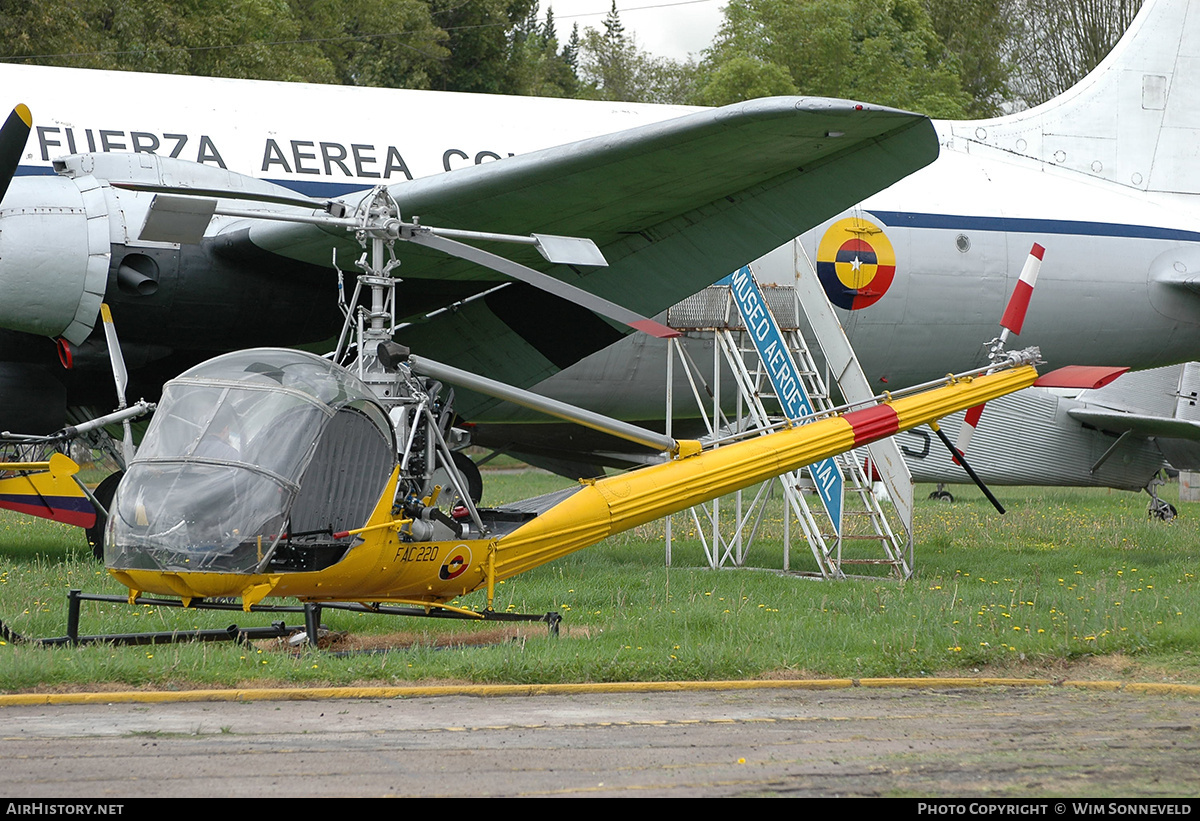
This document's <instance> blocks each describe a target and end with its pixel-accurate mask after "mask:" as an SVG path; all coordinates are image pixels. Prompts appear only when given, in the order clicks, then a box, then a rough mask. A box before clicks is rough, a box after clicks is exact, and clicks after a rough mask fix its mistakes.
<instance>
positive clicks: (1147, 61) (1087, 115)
mask: <svg viewBox="0 0 1200 821" xmlns="http://www.w3.org/2000/svg"><path fill="white" fill-rule="evenodd" d="M1197 88H1200V6H1198V5H1195V4H1191V3H1189V2H1188V0H1146V3H1145V5H1143V6H1142V8H1141V10H1140V11H1139V12H1138V14H1137V17H1136V18H1134V21H1133V23H1132V24H1131V25H1130V27H1129V29H1128V31H1126V32H1125V35H1124V36H1123V37H1122V38H1121V40H1120V42H1118V43H1117V45H1116V46H1115V47H1114V48H1113V50H1112V51H1111V52H1110V53H1109V55H1108V56H1107V57H1106V58H1105V59H1104V60H1103V61H1101V63H1100V65H1098V66H1097V67H1096V68H1095V69H1094V70H1093V71H1092V72H1091V73H1090V74H1088V75H1087V76H1086V77H1084V78H1083V79H1082V80H1081V81H1080V82H1078V83H1077V84H1076V85H1074V86H1073V87H1072V88H1070V89H1068V90H1067V91H1066V92H1064V93H1063V94H1061V95H1059V96H1058V97H1055V98H1054V99H1052V100H1049V101H1047V102H1046V103H1043V104H1042V105H1039V106H1037V107H1035V108H1031V109H1029V110H1028V111H1023V112H1020V113H1018V114H1012V115H1008V116H1004V117H998V118H995V119H991V120H975V121H970V122H953V123H949V122H946V123H939V130H940V131H941V132H942V137H943V142H946V141H947V137H949V138H950V139H949V142H950V144H951V145H952V146H953V147H954V148H960V149H961V148H965V150H967V151H970V152H971V153H976V152H980V151H987V150H989V149H992V150H997V151H1000V152H1003V153H1005V154H1008V155H1017V156H1020V157H1025V158H1028V159H1031V160H1034V161H1036V162H1040V163H1042V164H1044V165H1048V166H1057V167H1060V168H1064V169H1069V170H1071V171H1076V172H1080V173H1083V174H1087V175H1089V176H1093V177H1098V178H1102V179H1106V180H1110V181H1112V182H1115V183H1119V184H1121V185H1125V186H1128V187H1130V188H1134V189H1138V190H1143V191H1156V192H1163V193H1177V194H1200V162H1197V159H1198V158H1200V95H1197V94H1196V93H1195V90H1196V89H1197ZM947 132H948V133H947Z"/></svg>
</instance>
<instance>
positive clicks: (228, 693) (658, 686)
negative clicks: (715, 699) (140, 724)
mask: <svg viewBox="0 0 1200 821" xmlns="http://www.w3.org/2000/svg"><path fill="white" fill-rule="evenodd" d="M853 687H865V688H881V687H897V688H919V689H952V688H963V687H972V688H982V687H1073V688H1078V689H1086V690H1103V691H1116V690H1124V691H1126V692H1131V693H1145V694H1157V695H1193V696H1194V695H1200V685H1197V684H1154V683H1124V682H1119V681H1074V680H1072V681H1056V680H1053V679H1042V678H863V679H848V678H843V679H803V680H772V681H628V682H604V683H591V684H452V685H439V686H436V687H433V686H431V687H421V686H414V687H307V688H300V687H297V688H269V687H263V688H253V689H231V690H179V691H158V690H154V691H141V690H128V691H122V692H111V693H13V694H9V695H0V707H16V706H28V705H62V704H153V703H169V702H198V701H235V702H236V701H243V702H244V701H323V700H327V699H403V698H430V697H437V696H480V697H486V696H549V695H578V694H588V693H680V692H715V691H723V690H724V691H728V690H842V689H850V688H853Z"/></svg>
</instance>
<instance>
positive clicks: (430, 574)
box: [104, 189, 1120, 618]
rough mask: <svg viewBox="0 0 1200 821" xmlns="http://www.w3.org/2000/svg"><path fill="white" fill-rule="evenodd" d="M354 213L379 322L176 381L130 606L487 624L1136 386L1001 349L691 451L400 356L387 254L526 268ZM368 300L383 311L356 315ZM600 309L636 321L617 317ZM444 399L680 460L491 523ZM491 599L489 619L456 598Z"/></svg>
mask: <svg viewBox="0 0 1200 821" xmlns="http://www.w3.org/2000/svg"><path fill="white" fill-rule="evenodd" d="M358 213H359V217H358V218H357V219H358V222H357V223H356V222H355V221H354V219H353V218H352V219H348V220H345V222H346V223H347V224H349V225H351V226H352V227H353V226H354V225H357V226H358V228H357V232H358V236H359V237H360V242H362V244H363V246H364V248H366V247H367V246H368V245H369V246H370V248H371V251H372V254H373V258H374V260H373V262H371V263H368V262H367V257H368V254H367V253H366V252H365V251H364V255H363V259H362V260H360V262H359V264H360V265H361V266H363V267H364V271H365V272H366V274H367V275H366V276H362V277H359V281H358V285H357V286H356V290H355V294H354V296H353V298H352V299H351V300H350V302H349V306H354V305H359V304H360V302H361V303H366V304H369V305H370V306H371V307H370V309H367V308H365V307H361V308H358V313H357V314H355V311H354V310H351V309H350V308H349V307H348V306H347V305H345V304H343V312H344V313H345V316H346V325H345V327H344V329H343V334H342V337H341V339H340V340H339V343H338V348H337V350H335V351H334V352H333V353H332V354H331V355H330V356H329V357H318V356H315V355H313V354H309V353H305V352H302V351H297V350H291V349H279V348H264V349H251V350H243V351H237V352H233V353H229V354H225V355H223V356H219V357H217V358H215V359H211V360H209V361H208V362H205V363H202V364H200V365H198V366H196V367H194V368H192V369H191V370H188V371H186V372H185V373H183V374H182V375H181V376H179V377H178V378H176V379H174V380H172V381H170V382H168V383H167V384H166V386H165V387H164V390H163V395H162V399H161V401H160V402H159V404H158V410H157V412H156V413H155V415H154V418H153V420H152V422H151V423H150V426H149V429H148V430H147V432H146V435H145V438H144V440H143V442H142V444H141V447H140V449H139V450H138V452H137V455H136V457H135V458H133V459H132V461H131V462H130V463H129V465H128V468H127V471H126V474H125V476H124V478H123V479H122V480H121V483H120V485H119V487H118V489H117V492H116V497H115V498H114V500H113V504H112V506H111V508H110V511H109V514H110V515H109V519H108V526H107V532H106V534H105V540H104V555H105V565H106V566H107V568H108V571H109V572H110V573H111V574H112V575H113V576H114V577H115V578H116V579H117V580H118V581H119V582H121V584H123V585H125V586H126V587H127V588H129V591H130V593H129V600H130V601H131V602H133V601H134V600H136V599H137V597H138V596H140V595H142V594H146V593H151V594H157V595H162V596H171V597H177V598H178V599H179V600H180V601H181V602H182V604H183V606H189V605H191V604H193V603H194V602H198V601H204V600H211V599H221V600H229V599H234V600H238V601H240V603H241V607H242V608H243V609H244V610H250V609H251V608H252V607H255V606H256V605H259V603H260V602H263V600H264V599H267V598H268V597H271V598H279V597H292V598H295V599H298V600H300V601H301V602H308V603H316V604H321V603H335V602H336V603H361V604H366V605H370V606H372V607H379V606H381V605H406V606H412V607H415V608H417V609H418V610H420V611H423V612H426V613H429V612H432V611H435V610H436V611H438V612H440V613H456V614H457V615H461V616H463V617H469V618H485V617H487V616H488V615H489V614H492V613H494V611H493V609H492V604H493V600H494V594H495V585H496V584H497V582H500V581H502V580H504V579H507V578H510V577H512V576H515V575H517V574H519V573H523V572H525V571H527V570H530V569H532V568H534V567H537V566H539V565H541V564H544V563H546V562H549V561H553V560H555V559H557V558H559V557H561V556H564V555H566V554H568V553H571V552H573V551H576V550H580V549H582V548H585V547H588V546H590V545H594V544H596V543H598V542H600V541H602V540H603V539H605V538H607V537H608V536H610V535H613V534H615V533H619V532H621V531H623V530H628V529H630V528H633V527H637V526H638V525H641V524H644V523H647V522H650V521H654V520H656V519H659V518H662V517H664V516H667V515H669V514H671V513H674V512H677V511H681V510H685V509H687V508H689V507H692V506H694V505H697V504H699V503H701V502H704V501H707V500H709V499H713V498H716V497H719V496H722V495H725V494H728V493H732V492H734V491H737V490H739V489H742V488H746V487H750V486H752V485H755V484H758V483H760V482H763V481H765V480H767V479H770V478H772V477H775V476H778V475H781V474H783V473H786V472H789V471H793V470H797V469H799V468H801V467H803V466H805V465H809V464H812V463H814V462H818V461H820V460H822V459H825V458H828V457H830V456H833V455H836V454H839V453H842V452H844V451H847V450H851V449H854V448H859V447H862V446H864V445H866V444H869V443H871V442H874V441H876V440H877V439H881V438H884V437H887V436H892V435H894V434H896V433H898V432H900V431H904V430H908V429H910V428H914V427H917V426H919V425H931V426H934V427H935V429H936V424H937V420H939V419H941V418H943V417H945V416H947V415H949V414H951V413H954V412H955V411H958V410H962V409H965V408H971V407H975V406H978V405H982V404H983V403H985V402H987V401H989V400H991V399H995V398H997V397H1000V396H1003V395H1005V394H1008V393H1012V392H1014V391H1018V390H1021V389H1022V388H1027V387H1030V386H1032V385H1035V384H1040V385H1056V386H1063V385H1068V386H1074V387H1083V386H1085V385H1089V386H1090V385H1095V384H1099V383H1101V382H1103V381H1106V380H1111V379H1113V378H1115V377H1116V375H1117V374H1119V373H1120V371H1119V370H1117V371H1114V370H1111V369H1084V370H1083V373H1082V377H1084V378H1083V379H1082V381H1081V374H1080V372H1079V371H1074V372H1071V373H1070V374H1068V376H1067V378H1065V379H1062V378H1058V377H1055V375H1054V374H1051V375H1048V376H1047V377H1045V378H1042V379H1041V380H1039V378H1038V374H1037V371H1036V369H1035V367H1034V364H1035V363H1036V362H1038V353H1037V350H1036V349H1035V348H1031V349H1028V350H1026V351H1017V352H1007V351H1004V349H1003V343H1001V344H999V345H998V346H994V347H993V350H992V354H991V363H990V364H989V365H987V366H985V367H984V368H981V369H978V370H976V371H972V372H970V373H966V374H959V375H957V376H950V377H948V378H946V379H945V380H943V381H939V382H937V383H930V384H926V385H923V386H918V387H917V388H915V389H913V390H912V391H910V392H907V393H901V392H896V393H890V394H885V395H883V396H881V397H877V398H876V400H875V401H873V402H870V403H867V404H866V405H865V406H858V407H853V408H844V409H842V412H841V413H834V414H832V415H829V416H827V417H825V418H816V419H813V420H802V421H804V422H806V423H805V424H794V423H792V422H789V423H786V424H784V425H783V426H782V427H781V428H780V429H778V430H776V431H774V432H771V433H769V434H767V435H753V436H751V437H749V438H746V439H745V440H744V441H736V442H731V443H729V442H723V443H721V444H720V446H713V445H710V446H707V447H706V446H702V445H701V443H700V442H699V441H694V440H681V441H677V440H675V439H671V438H669V437H666V436H663V435H661V434H657V433H654V432H652V431H648V430H644V429H641V428H637V427H634V426H632V425H628V424H627V423H624V422H621V421H619V420H613V419H608V418H606V417H603V416H600V415H598V414H594V413H591V412H589V411H585V410H582V409H579V408H573V407H571V406H567V405H565V404H563V403H559V402H556V401H554V400H550V399H546V398H544V397H541V396H538V395H536V394H533V393H531V392H529V391H525V390H522V389H519V388H516V387H513V386H510V385H505V384H503V383H500V382H497V381H495V380H491V379H489V378H486V377H483V376H480V375H477V374H472V373H467V372H465V371H463V370H461V369H458V368H454V367H451V366H448V365H442V364H440V363H437V362H434V361H432V360H429V359H425V358H422V357H416V356H413V355H411V354H410V352H409V351H408V350H407V349H406V348H404V347H403V346H401V345H399V344H397V343H396V342H394V341H393V340H394V335H395V331H396V326H395V324H394V319H392V316H393V311H392V310H391V309H390V308H389V306H392V305H394V304H395V293H394V289H395V283H396V280H395V279H393V278H391V277H390V276H389V275H388V269H389V268H390V267H391V265H393V264H395V263H394V262H393V261H392V259H391V258H390V257H389V256H388V255H387V254H386V253H385V245H387V244H389V243H391V242H393V241H396V240H410V241H420V242H422V243H425V244H435V243H436V245H437V247H439V248H440V249H442V250H446V251H447V252H448V253H453V254H456V255H462V256H463V257H464V258H471V259H474V260H476V261H479V262H480V264H484V265H499V266H500V268H498V270H499V269H501V268H502V269H503V270H506V271H507V270H511V269H512V267H513V265H514V263H511V262H509V261H504V260H501V261H500V262H497V261H496V260H497V258H495V257H494V256H492V257H490V258H489V257H486V256H481V252H479V251H478V249H474V248H471V247H469V246H464V245H462V244H461V243H457V242H454V241H451V240H449V239H448V238H446V237H441V236H438V233H437V230H436V229H430V228H428V227H426V226H423V225H420V224H419V223H418V221H417V220H416V219H413V220H412V222H405V221H403V220H401V219H400V216H399V212H398V209H397V208H396V206H395V203H394V201H393V200H391V198H390V195H389V194H388V193H387V191H386V190H384V189H378V190H377V191H376V192H375V194H374V197H373V199H372V198H368V199H367V200H364V203H363V204H362V205H360V207H359V211H358ZM469 233H470V232H463V231H456V232H454V235H455V236H458V237H462V236H463V235H464V234H469ZM487 239H489V240H493V241H494V240H497V239H500V240H503V239H505V238H504V237H501V236H499V235H495V234H489V235H487ZM538 241H539V242H540V243H544V244H545V245H546V248H545V249H544V250H543V253H545V254H546V255H547V258H551V257H552V256H554V257H557V259H556V261H560V262H567V263H572V264H590V265H596V264H600V265H603V264H606V263H605V262H604V260H603V256H602V255H601V254H600V252H599V251H598V249H596V248H595V247H594V246H592V245H591V244H590V241H588V240H581V239H575V238H553V237H545V236H544V235H539V239H538ZM528 275H530V276H533V275H535V272H532V271H530V272H528ZM363 288H367V289H370V291H371V293H370V295H369V296H370V299H369V300H365V299H364V300H360V289H363ZM1025 296H1026V299H1025V301H1026V302H1027V294H1026V295H1025ZM580 298H581V299H582V298H588V299H591V300H592V301H593V302H596V301H597V300H596V298H595V297H593V296H591V295H584V296H581V297H580ZM596 310H598V311H600V312H602V313H603V312H605V311H607V312H609V315H618V318H619V311H620V308H619V306H613V305H611V304H610V303H604V304H600V305H597V307H596ZM637 322H639V323H642V324H645V323H646V322H649V320H637ZM630 324H633V323H630ZM1011 324H1012V323H1011V322H1010V323H1009V325H1011ZM660 327H661V326H660ZM1006 327H1007V326H1006ZM355 328H357V335H355V332H354V329H355ZM661 330H663V331H664V332H667V333H669V332H670V331H669V329H661ZM1016 330H1017V332H1019V322H1018V323H1017V328H1016ZM352 337H354V340H353V342H352V341H351V338H352ZM339 363H344V364H339ZM1064 370H1066V369H1064ZM1097 371H1099V372H1097ZM1056 373H1057V372H1056ZM446 385H454V386H458V387H462V388H466V389H468V390H471V391H474V392H477V393H483V394H489V395H492V396H495V397H498V398H501V399H504V400H508V401H513V402H517V403H519V404H524V405H526V406H528V407H532V408H536V409H539V410H542V411H545V412H547V413H551V414H554V415H557V416H560V417H562V418H567V419H572V420H574V421H577V422H579V423H581V424H584V425H588V426H590V427H593V428H596V429H599V430H604V431H606V432H609V433H612V434H614V435H617V436H621V437H624V438H626V439H630V440H633V441H635V442H638V443H639V444H642V445H649V446H651V447H654V448H656V449H657V450H659V451H661V452H662V453H663V454H664V457H663V461H662V462H661V463H658V464H653V465H649V466H646V467H642V468H640V469H637V470H633V471H631V472H628V473H623V474H620V475H616V476H611V477H607V478H602V479H596V480H588V481H583V482H581V483H580V484H578V485H577V486H575V487H573V488H569V489H568V490H565V491H561V492H559V493H556V494H551V495H549V496H547V497H542V498H539V499H534V500H529V501H528V502H526V503H522V504H519V505H513V506H507V507H500V508H480V507H479V506H478V505H477V504H476V502H477V501H478V499H479V493H478V490H477V488H473V487H472V485H473V484H474V483H473V481H472V479H473V478H474V477H472V476H471V472H470V468H469V467H468V466H466V465H464V464H463V461H464V460H461V459H456V458H455V454H454V452H453V447H452V445H453V444H454V439H455V436H456V432H457V430H456V429H455V428H454V427H453V426H452V419H453V417H454V414H453V409H452V407H451V405H450V399H449V397H448V396H447V395H445V390H444V389H445V386H446ZM481 589H485V590H486V591H487V592H486V607H485V610H484V612H483V613H477V612H475V611H468V610H461V609H458V608H455V607H454V606H452V605H450V604H448V602H450V601H452V600H453V599H455V598H456V597H459V596H462V595H465V594H467V593H471V592H473V591H476V590H481Z"/></svg>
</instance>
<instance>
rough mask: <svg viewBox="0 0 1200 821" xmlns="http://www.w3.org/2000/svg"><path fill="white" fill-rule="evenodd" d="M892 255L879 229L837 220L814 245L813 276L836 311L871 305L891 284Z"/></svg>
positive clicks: (857, 221)
mask: <svg viewBox="0 0 1200 821" xmlns="http://www.w3.org/2000/svg"><path fill="white" fill-rule="evenodd" d="M895 275H896V252H895V251H893V250H892V244H891V243H890V242H888V238H887V236H886V235H885V234H884V233H883V229H882V228H880V227H879V226H877V225H875V224H874V223H872V222H870V221H869V220H865V219H863V218H862V217H851V218H849V219H844V220H838V221H837V222H835V223H834V224H833V225H831V226H829V230H827V231H826V232H825V236H823V237H822V238H821V244H820V245H818V246H817V276H818V277H819V278H820V280H821V286H822V287H823V288H824V289H825V293H826V294H828V295H829V301H830V302H832V303H833V304H834V305H836V306H837V307H839V308H845V309H847V310H850V311H857V310H858V309H859V308H866V307H867V306H868V305H873V304H874V303H875V302H877V301H878V300H879V298H880V297H882V296H883V295H884V294H886V293H887V289H888V288H890V287H891V285H892V278H893V277H895Z"/></svg>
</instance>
